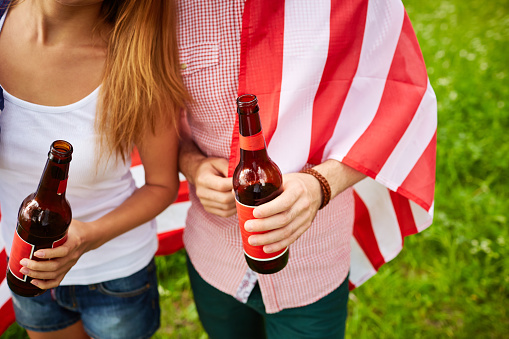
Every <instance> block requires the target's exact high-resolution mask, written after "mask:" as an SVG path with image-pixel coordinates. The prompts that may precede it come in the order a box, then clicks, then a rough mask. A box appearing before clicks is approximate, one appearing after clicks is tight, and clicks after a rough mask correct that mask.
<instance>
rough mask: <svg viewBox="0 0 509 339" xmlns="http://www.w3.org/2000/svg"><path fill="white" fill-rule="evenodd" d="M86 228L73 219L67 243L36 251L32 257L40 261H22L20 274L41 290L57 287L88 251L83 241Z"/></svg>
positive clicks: (86, 242)
mask: <svg viewBox="0 0 509 339" xmlns="http://www.w3.org/2000/svg"><path fill="white" fill-rule="evenodd" d="M87 226H88V225H87V224H86V223H84V222H81V221H78V220H74V219H73V220H72V222H71V224H70V225H69V230H68V232H67V241H66V242H65V243H64V244H63V245H62V246H59V247H56V248H45V249H40V250H38V251H36V252H35V253H34V257H37V258H39V259H42V260H41V261H37V260H29V259H28V258H25V259H22V260H21V265H23V268H22V269H21V273H23V274H25V275H28V276H29V277H31V278H33V280H32V284H34V285H35V286H37V287H39V288H41V289H43V290H45V289H50V288H54V287H57V286H58V285H59V284H60V282H62V280H63V279H64V277H65V275H66V274H67V272H69V270H70V269H71V268H72V267H73V266H74V265H75V264H76V262H77V261H78V259H79V258H80V257H81V256H82V255H83V253H85V252H86V251H88V246H89V242H88V241H86V240H85V239H86V238H87V236H86V235H85V231H86V229H87ZM45 259H50V260H45Z"/></svg>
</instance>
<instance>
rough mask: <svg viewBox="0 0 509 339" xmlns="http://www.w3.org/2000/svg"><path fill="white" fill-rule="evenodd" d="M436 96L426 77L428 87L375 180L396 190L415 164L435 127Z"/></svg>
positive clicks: (433, 133)
mask: <svg viewBox="0 0 509 339" xmlns="http://www.w3.org/2000/svg"><path fill="white" fill-rule="evenodd" d="M436 109H437V102H436V96H435V93H434V92H433V89H432V88H431V84H430V83H429V79H428V87H427V89H426V92H425V93H424V96H423V98H422V100H421V103H420V104H419V107H418V109H417V112H416V113H415V115H414V117H413V119H412V121H411V122H410V125H409V126H408V128H407V129H406V131H405V134H403V136H402V137H401V140H400V141H399V142H398V144H397V145H396V147H395V148H394V150H393V151H392V153H391V155H390V156H389V158H388V159H387V161H386V162H385V164H384V166H383V167H382V169H381V170H380V172H379V173H378V175H377V177H376V180H377V181H378V182H381V183H382V184H384V185H386V186H387V187H388V188H390V189H392V190H393V191H396V190H397V189H398V187H399V186H401V184H402V183H403V181H404V180H405V178H406V177H407V176H408V173H410V171H411V170H412V168H413V167H414V166H415V164H416V163H417V161H418V160H419V158H420V157H421V155H422V154H423V152H424V151H425V150H426V148H427V147H428V145H429V143H430V141H431V139H432V138H433V135H435V131H436V129H437V120H436V115H433V118H431V116H432V115H431V114H429V112H434V111H436Z"/></svg>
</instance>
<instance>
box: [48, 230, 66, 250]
mask: <svg viewBox="0 0 509 339" xmlns="http://www.w3.org/2000/svg"><path fill="white" fill-rule="evenodd" d="M66 241H67V233H66V234H65V235H64V236H63V237H62V238H60V239H58V240H55V241H53V245H51V248H55V247H58V246H62V245H63V244H64V243H65V242H66Z"/></svg>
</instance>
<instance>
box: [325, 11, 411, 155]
mask: <svg viewBox="0 0 509 339" xmlns="http://www.w3.org/2000/svg"><path fill="white" fill-rule="evenodd" d="M404 13H405V12H404V8H403V4H402V3H401V2H400V1H369V4H368V13H367V17H366V28H365V32H364V37H363V41H362V49H361V53H360V58H359V65H358V68H357V72H356V74H355V77H354V79H353V82H352V86H351V87H350V90H349V91H348V95H347V97H346V100H345V103H344V106H343V109H342V110H341V114H340V116H339V119H338V122H337V125H336V128H335V130H334V134H333V135H332V138H331V139H330V140H329V142H328V143H327V145H326V147H325V150H324V159H327V158H334V159H337V160H342V159H343V158H344V157H345V155H346V154H347V153H348V151H349V150H350V149H351V148H352V146H353V145H354V143H355V142H356V141H357V140H358V139H359V138H360V137H361V136H362V134H363V133H364V131H366V129H367V128H368V126H369V125H370V124H371V122H372V121H373V118H374V116H375V114H376V112H377V110H378V106H379V105H380V100H381V98H382V94H383V91H384V87H385V82H386V79H387V75H388V74H389V69H390V67H391V63H392V59H393V57H394V52H395V50H396V46H397V44H398V41H399V36H400V33H401V29H402V27H403V19H404ZM367 98H369V100H368V99H367ZM359 117H362V120H361V119H359Z"/></svg>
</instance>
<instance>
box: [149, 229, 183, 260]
mask: <svg viewBox="0 0 509 339" xmlns="http://www.w3.org/2000/svg"><path fill="white" fill-rule="evenodd" d="M183 233H184V229H183V228H180V229H177V230H172V231H168V232H164V233H159V234H158V235H157V237H158V238H159V248H158V249H157V252H156V255H169V254H172V253H175V252H177V251H178V250H180V249H182V248H184V240H183V238H182V235H183Z"/></svg>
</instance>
